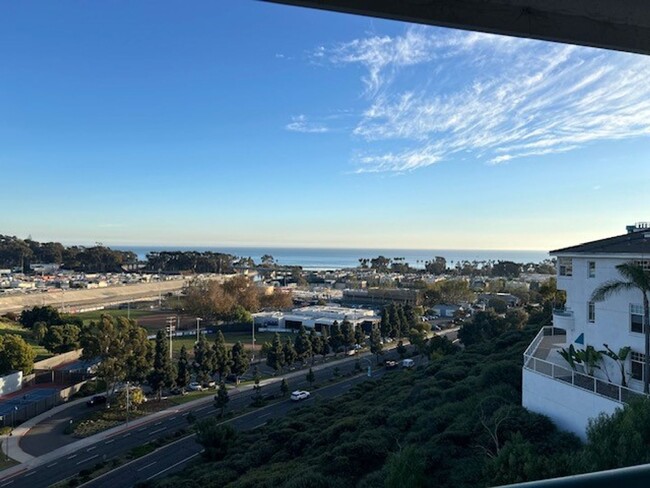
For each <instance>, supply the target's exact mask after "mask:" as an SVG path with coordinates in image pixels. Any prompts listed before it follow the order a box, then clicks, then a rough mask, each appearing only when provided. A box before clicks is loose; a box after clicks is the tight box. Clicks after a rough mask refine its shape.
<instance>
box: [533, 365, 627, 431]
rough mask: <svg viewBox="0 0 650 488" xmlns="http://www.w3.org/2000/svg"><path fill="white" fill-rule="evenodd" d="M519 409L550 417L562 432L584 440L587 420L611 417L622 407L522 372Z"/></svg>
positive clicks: (568, 385) (586, 392)
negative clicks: (601, 416)
mask: <svg viewBox="0 0 650 488" xmlns="http://www.w3.org/2000/svg"><path fill="white" fill-rule="evenodd" d="M522 405H523V406H524V407H526V408H527V409H529V410H531V411H533V412H537V413H541V414H543V415H546V416H547V417H550V418H551V420H552V421H553V423H555V425H557V426H558V428H560V429H562V430H566V431H569V432H573V433H574V434H576V435H577V436H578V437H580V439H582V440H585V439H586V437H587V436H586V431H587V424H588V421H589V419H590V418H593V417H597V416H598V415H599V414H600V413H606V414H612V413H614V411H615V410H616V409H617V408H622V407H623V405H622V404H620V403H618V402H616V401H614V400H610V399H607V398H604V397H601V396H599V395H596V394H595V393H591V392H589V391H586V390H582V389H580V388H576V387H575V386H572V385H570V384H567V383H564V382H562V381H558V380H554V379H553V378H549V377H548V376H544V375H541V374H539V373H535V372H534V371H529V370H527V369H523V388H522Z"/></svg>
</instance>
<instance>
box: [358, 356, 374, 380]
mask: <svg viewBox="0 0 650 488" xmlns="http://www.w3.org/2000/svg"><path fill="white" fill-rule="evenodd" d="M361 360H362V361H368V373H367V375H368V378H372V361H370V359H368V358H361Z"/></svg>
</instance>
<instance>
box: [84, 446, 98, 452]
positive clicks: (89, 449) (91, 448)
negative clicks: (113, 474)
mask: <svg viewBox="0 0 650 488" xmlns="http://www.w3.org/2000/svg"><path fill="white" fill-rule="evenodd" d="M93 449H97V446H93V447H89V448H88V449H86V452H90V451H92V450H93Z"/></svg>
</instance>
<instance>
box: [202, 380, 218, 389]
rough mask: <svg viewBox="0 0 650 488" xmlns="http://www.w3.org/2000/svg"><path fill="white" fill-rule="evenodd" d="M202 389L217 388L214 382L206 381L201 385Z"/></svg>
mask: <svg viewBox="0 0 650 488" xmlns="http://www.w3.org/2000/svg"><path fill="white" fill-rule="evenodd" d="M202 386H203V388H216V387H217V382H216V381H214V380H210V381H206V382H205V383H203V385H202Z"/></svg>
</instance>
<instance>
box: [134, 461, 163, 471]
mask: <svg viewBox="0 0 650 488" xmlns="http://www.w3.org/2000/svg"><path fill="white" fill-rule="evenodd" d="M157 462H158V461H154V462H153V463H149V464H147V465H146V466H142V467H141V468H138V469H136V471H142V470H143V469H147V468H148V467H149V466H153V465H154V464H156V463H157Z"/></svg>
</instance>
